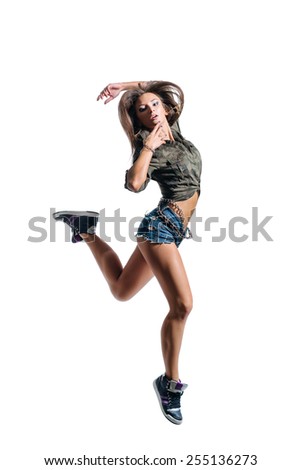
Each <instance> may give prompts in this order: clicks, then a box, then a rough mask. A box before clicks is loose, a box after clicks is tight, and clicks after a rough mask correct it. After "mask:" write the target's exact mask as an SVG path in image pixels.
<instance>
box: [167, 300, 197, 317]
mask: <svg viewBox="0 0 301 470" xmlns="http://www.w3.org/2000/svg"><path fill="white" fill-rule="evenodd" d="M192 308H193V299H192V297H187V298H185V299H178V300H177V301H176V302H174V304H173V305H172V306H171V308H170V315H171V316H172V317H173V318H176V319H177V320H186V319H187V317H188V315H189V314H190V312H191V310H192Z"/></svg>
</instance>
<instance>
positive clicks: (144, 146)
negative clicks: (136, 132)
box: [143, 144, 155, 153]
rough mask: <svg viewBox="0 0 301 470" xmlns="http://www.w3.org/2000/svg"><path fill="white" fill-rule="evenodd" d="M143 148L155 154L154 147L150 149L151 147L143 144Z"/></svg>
mask: <svg viewBox="0 0 301 470" xmlns="http://www.w3.org/2000/svg"><path fill="white" fill-rule="evenodd" d="M143 148H145V149H147V150H149V151H150V152H152V153H154V152H155V149H153V148H152V147H150V146H149V145H147V144H143Z"/></svg>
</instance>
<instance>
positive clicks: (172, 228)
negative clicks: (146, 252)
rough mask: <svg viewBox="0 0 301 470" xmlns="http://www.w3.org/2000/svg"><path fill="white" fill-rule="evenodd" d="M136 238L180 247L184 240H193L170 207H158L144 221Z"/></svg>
mask: <svg viewBox="0 0 301 470" xmlns="http://www.w3.org/2000/svg"><path fill="white" fill-rule="evenodd" d="M136 237H142V238H144V239H145V240H148V241H149V242H151V243H175V244H176V246H177V247H178V246H179V245H180V243H181V242H182V240H183V239H184V238H191V232H190V230H189V229H188V228H186V229H185V228H184V225H183V222H182V220H181V218H180V216H179V215H177V214H176V213H175V212H174V211H173V210H172V209H171V208H170V207H168V206H165V207H162V208H161V207H160V206H158V207H156V208H155V209H153V210H152V211H151V212H148V213H147V214H146V215H145V217H144V218H143V219H142V221H141V223H140V225H139V227H138V231H137V233H136Z"/></svg>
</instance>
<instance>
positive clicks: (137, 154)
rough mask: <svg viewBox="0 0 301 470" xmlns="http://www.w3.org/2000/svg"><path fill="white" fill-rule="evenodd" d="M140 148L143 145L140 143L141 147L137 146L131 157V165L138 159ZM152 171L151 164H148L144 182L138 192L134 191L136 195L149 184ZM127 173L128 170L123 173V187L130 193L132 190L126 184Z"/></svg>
mask: <svg viewBox="0 0 301 470" xmlns="http://www.w3.org/2000/svg"><path fill="white" fill-rule="evenodd" d="M142 148H143V143H142V144H141V145H138V146H137V147H136V149H135V152H134V155H133V164H134V163H135V161H136V160H137V159H138V157H139V155H140V152H141V150H142ZM153 170H154V168H153V167H152V165H151V162H150V164H149V167H148V170H147V175H146V180H145V181H144V183H143V184H142V186H141V188H139V189H138V191H135V192H136V193H140V192H141V191H144V190H145V188H146V186H147V185H148V183H149V182H150V180H151V175H152V172H153ZM128 172H129V170H126V172H125V182H124V187H125V189H128V190H129V191H132V190H131V189H130V188H129V187H128V182H127V176H128Z"/></svg>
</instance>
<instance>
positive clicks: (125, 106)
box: [118, 81, 184, 150]
mask: <svg viewBox="0 0 301 470" xmlns="http://www.w3.org/2000/svg"><path fill="white" fill-rule="evenodd" d="M144 93H154V94H155V95H157V96H158V97H159V98H160V99H161V101H162V103H163V106H164V107H165V109H166V111H167V112H168V115H167V116H166V118H167V121H168V124H169V125H170V126H172V125H173V124H174V123H175V122H176V120H177V119H178V118H179V116H180V114H181V112H182V109H183V106H184V93H183V91H182V89H181V88H180V87H179V86H178V85H176V84H175V83H172V82H165V81H150V82H143V83H141V84H139V87H137V88H133V89H132V90H128V91H126V92H125V93H124V94H123V95H122V97H121V99H120V101H119V106H118V114H119V119H120V122H121V125H122V127H123V129H124V131H125V133H126V135H127V136H128V139H129V141H130V143H131V147H132V150H134V149H135V147H136V142H137V134H138V132H139V131H140V130H141V129H142V126H141V124H140V122H139V120H138V119H137V116H136V110H135V103H136V101H137V99H138V98H139V96H141V95H143V94H144Z"/></svg>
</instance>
